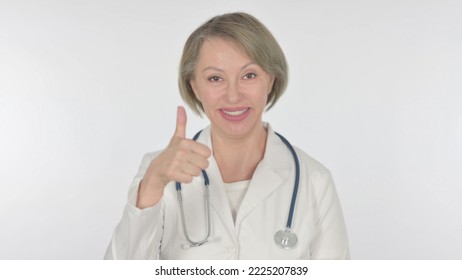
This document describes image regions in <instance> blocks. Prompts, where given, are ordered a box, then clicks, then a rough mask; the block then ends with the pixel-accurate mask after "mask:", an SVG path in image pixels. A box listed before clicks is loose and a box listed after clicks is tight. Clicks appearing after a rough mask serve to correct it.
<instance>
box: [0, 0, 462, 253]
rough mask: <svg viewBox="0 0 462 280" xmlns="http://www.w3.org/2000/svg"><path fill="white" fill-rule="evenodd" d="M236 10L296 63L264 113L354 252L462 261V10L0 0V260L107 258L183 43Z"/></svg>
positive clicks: (349, 4)
mask: <svg viewBox="0 0 462 280" xmlns="http://www.w3.org/2000/svg"><path fill="white" fill-rule="evenodd" d="M232 11H246V12H249V13H251V14H253V15H255V16H256V17H257V18H259V19H260V20H261V21H262V22H263V23H264V24H265V25H266V26H267V27H268V28H269V29H270V30H271V31H272V32H273V34H274V35H275V37H276V38H277V39H278V41H279V43H280V44H281V46H282V47H283V49H284V51H285V53H286V56H287V59H288V62H289V66H290V83H289V87H288V89H287V92H286V94H285V95H284V96H283V98H282V99H281V100H280V102H279V103H278V104H277V105H276V107H275V108H273V109H272V110H271V111H270V112H268V113H267V114H266V115H265V117H264V118H265V120H267V121H269V122H271V123H272V126H273V128H274V129H275V130H276V131H278V132H280V133H282V134H283V135H285V136H286V137H287V138H288V139H289V140H290V141H291V142H292V143H293V144H294V145H297V146H299V147H300V148H302V149H304V150H305V151H306V152H308V153H309V154H311V155H312V156H313V157H315V158H317V159H318V160H320V161H321V162H322V163H324V164H325V165H326V166H327V167H328V168H329V169H330V170H331V171H332V173H333V175H334V178H335V180H336V184H337V190H338V193H339V196H340V199H341V202H342V206H343V210H344V214H345V219H346V222H347V227H348V232H349V238H350V247H351V253H352V257H353V258H354V259H461V258H462V234H461V233H462V86H461V81H462V51H461V50H462V2H460V1H456V0H454V1H449V0H440V1H438V0H434V1H417V0H416V1H411V0H402V1H385V0H384V1H366V0H364V1H360V0H352V1H342V0H328V1H237V0H233V1H231V0H228V1H224V0H216V1H205V0H195V1H187V0H183V1H147V0H145V1H128V0H126V1H121V0H119V1H109V0H107V1H58V0H57V1H50V0H47V1H32V0H31V1H22V0H20V1H14V0H11V1H8V0H6V1H5V0H0V259H99V258H102V256H103V254H104V251H105V249H106V246H107V244H108V242H109V240H110V238H111V234H112V231H113V229H114V227H115V226H116V224H117V222H118V221H119V220H120V218H121V214H122V210H123V207H124V203H125V198H126V192H127V189H128V185H129V183H130V181H131V179H132V177H133V176H134V174H135V172H136V170H137V168H138V164H139V162H140V160H141V157H142V155H143V154H144V153H145V152H148V151H153V150H157V149H160V148H162V147H164V146H165V145H166V143H167V142H168V140H169V138H170V136H171V135H172V134H173V130H174V124H175V114H176V106H177V105H179V104H182V102H181V100H180V97H179V94H178V89H177V70H178V62H179V59H180V55H181V51H182V47H183V44H184V42H185V40H186V38H187V36H188V35H189V34H190V33H191V32H192V31H193V30H194V29H195V28H196V27H198V26H199V25H200V24H201V23H203V22H204V21H205V20H207V19H209V18H210V17H212V16H214V15H217V14H221V13H225V12H232ZM188 113H189V115H188V116H189V122H188V134H189V135H192V134H193V133H195V132H196V131H197V130H198V129H200V128H202V127H203V126H205V125H207V120H204V119H200V118H198V117H197V116H194V115H193V114H191V112H190V111H188ZM281 226H282V225H281Z"/></svg>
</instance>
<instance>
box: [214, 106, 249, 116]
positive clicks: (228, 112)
mask: <svg viewBox="0 0 462 280" xmlns="http://www.w3.org/2000/svg"><path fill="white" fill-rule="evenodd" d="M248 110H250V108H245V109H242V110H238V111H225V110H221V111H222V112H223V113H225V114H226V115H228V116H240V115H242V114H244V113H245V112H247V111H248Z"/></svg>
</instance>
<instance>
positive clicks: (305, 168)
mask: <svg viewBox="0 0 462 280" xmlns="http://www.w3.org/2000/svg"><path fill="white" fill-rule="evenodd" d="M294 149H295V151H296V153H297V156H298V160H299V162H300V172H307V173H308V175H309V177H310V178H312V179H322V180H329V179H330V178H331V177H332V175H331V172H330V170H329V169H328V168H327V167H326V166H325V165H324V164H322V163H321V162H319V161H318V160H317V159H315V158H313V157H312V156H310V155H309V154H307V153H306V152H305V151H303V150H302V149H300V148H298V147H294Z"/></svg>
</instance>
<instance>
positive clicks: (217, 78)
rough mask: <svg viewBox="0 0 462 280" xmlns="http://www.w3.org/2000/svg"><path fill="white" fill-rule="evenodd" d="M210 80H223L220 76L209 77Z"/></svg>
mask: <svg viewBox="0 0 462 280" xmlns="http://www.w3.org/2000/svg"><path fill="white" fill-rule="evenodd" d="M208 80H209V82H219V81H221V78H220V77H218V76H212V77H210V78H208Z"/></svg>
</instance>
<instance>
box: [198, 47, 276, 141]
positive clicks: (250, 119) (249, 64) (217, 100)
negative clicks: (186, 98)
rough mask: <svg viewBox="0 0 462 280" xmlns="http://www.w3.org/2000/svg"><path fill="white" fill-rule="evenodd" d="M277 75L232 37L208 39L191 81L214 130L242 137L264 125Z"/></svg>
mask: <svg viewBox="0 0 462 280" xmlns="http://www.w3.org/2000/svg"><path fill="white" fill-rule="evenodd" d="M273 82H274V78H273V77H272V76H271V75H269V74H268V73H266V72H265V71H264V70H263V69H262V68H261V67H260V66H259V65H257V64H255V63H254V62H253V61H252V60H251V59H250V58H249V56H248V55H247V54H246V53H245V52H244V51H243V50H241V49H240V48H239V47H237V46H236V45H235V44H233V43H231V42H230V41H227V40H224V39H221V38H209V39H206V40H205V41H204V43H203V45H202V47H201V49H200V54H199V60H198V61H197V64H196V68H195V71H194V77H193V78H192V79H191V81H190V84H191V87H192V89H193V91H194V94H195V95H196V97H197V99H198V100H199V101H200V102H201V103H202V106H203V108H204V112H205V114H206V115H207V117H208V118H209V120H210V122H211V125H212V133H218V134H220V136H222V137H228V138H242V137H252V136H256V135H258V133H260V132H261V131H262V129H263V125H262V114H263V111H264V110H265V107H266V103H267V99H268V94H269V93H270V92H271V88H272V86H273Z"/></svg>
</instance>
